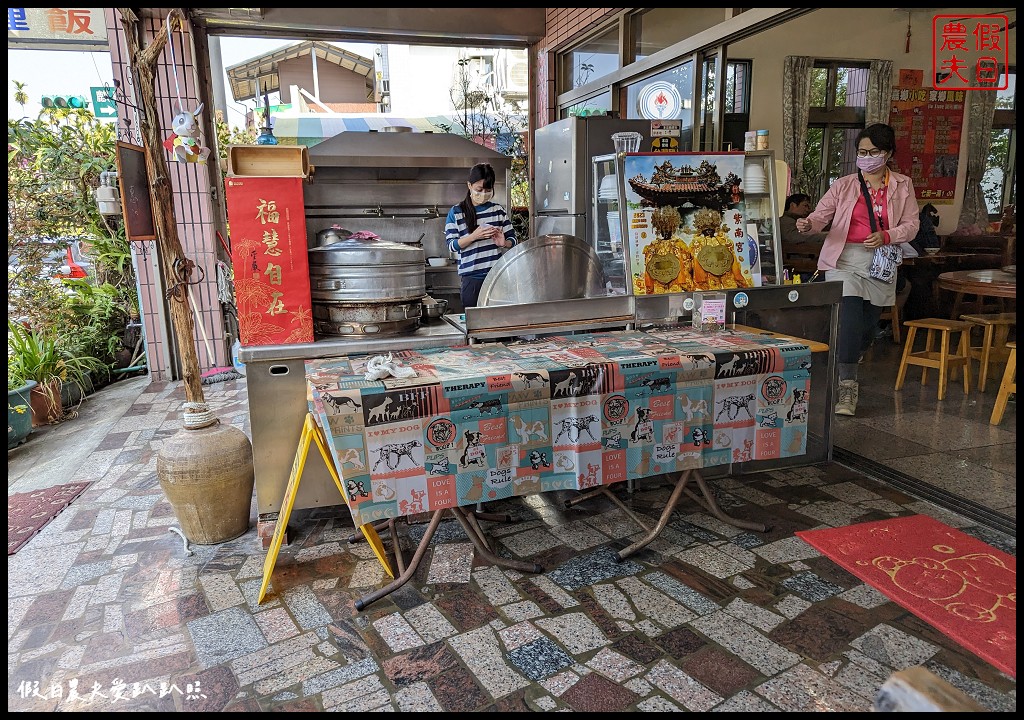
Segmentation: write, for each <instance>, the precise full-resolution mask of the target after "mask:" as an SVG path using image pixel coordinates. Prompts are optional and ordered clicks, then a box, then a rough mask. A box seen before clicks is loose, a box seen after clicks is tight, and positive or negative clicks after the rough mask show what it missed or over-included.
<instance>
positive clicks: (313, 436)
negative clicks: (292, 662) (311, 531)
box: [256, 413, 395, 605]
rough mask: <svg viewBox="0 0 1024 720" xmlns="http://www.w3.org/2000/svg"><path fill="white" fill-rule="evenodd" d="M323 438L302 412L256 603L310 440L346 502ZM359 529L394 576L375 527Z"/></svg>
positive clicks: (271, 566) (267, 582) (285, 524)
mask: <svg viewBox="0 0 1024 720" xmlns="http://www.w3.org/2000/svg"><path fill="white" fill-rule="evenodd" d="M326 440H327V439H326V437H324V431H323V429H321V427H320V426H319V425H317V423H316V420H315V419H314V418H313V415H312V414H311V413H306V420H305V421H304V422H303V423H302V434H301V435H299V446H298V447H297V448H296V449H295V460H294V461H292V470H291V473H290V474H289V475H288V486H287V487H286V488H285V491H284V500H282V501H281V512H280V513H278V516H277V526H276V527H275V528H274V537H273V540H271V542H270V548H268V550H267V558H266V560H264V561H263V584H262V585H260V594H259V597H258V598H256V604H257V605H259V604H260V603H262V602H263V598H264V596H265V595H266V594H267V588H268V587H269V585H270V576H271V575H272V574H273V572H274V565H275V564H276V563H277V555H278V553H280V552H281V543H282V541H283V540H284V533H285V530H286V528H287V527H288V518H290V517H291V514H292V506H294V505H295V496H296V494H297V493H298V492H299V481H300V480H301V479H302V471H303V469H304V468H305V467H306V457H307V456H308V455H309V446H310V443H312V442H316V446H317V448H319V449H320V455H321V457H323V459H324V463H326V465H327V469H328V470H329V471H330V473H331V478H332V479H333V480H334V484H335V485H337V486H338V491H339V492H340V493H341V497H342V499H343V500H344V501H345V505H346V506H347V505H348V504H349V497H348V493H347V492H346V491H345V486H344V485H343V484H342V482H341V477H340V476H339V474H338V471H337V470H336V469H335V468H334V460H333V458H331V453H330V451H329V450H328V449H327V442H326ZM359 530H360V531H362V533H363V537H365V538H366V541H367V542H368V543H369V544H370V547H371V548H373V554H374V555H376V556H377V559H378V560H379V561H380V564H381V565H382V566H383V567H384V572H386V573H387V574H388V577H391V578H394V577H395V573H394V572H393V571H392V570H391V565H390V563H388V559H387V553H386V552H385V551H384V543H382V542H381V539H380V536H379V535H378V534H377V530H376V529H375V527H374V526H373V525H372V524H370V523H366V524H364V525H360V526H359Z"/></svg>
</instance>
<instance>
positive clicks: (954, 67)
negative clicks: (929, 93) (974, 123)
mask: <svg viewBox="0 0 1024 720" xmlns="http://www.w3.org/2000/svg"><path fill="white" fill-rule="evenodd" d="M1008 25H1009V20H1008V19H1007V17H1006V16H1005V15H967V14H959V15H936V16H935V17H933V18H932V79H933V82H934V85H932V87H934V88H935V89H936V90H1006V89H1007V88H1008V87H1009V86H1010V70H1009V59H1010V49H1009V35H1008V34H1007V32H1006V30H1007V26H1008Z"/></svg>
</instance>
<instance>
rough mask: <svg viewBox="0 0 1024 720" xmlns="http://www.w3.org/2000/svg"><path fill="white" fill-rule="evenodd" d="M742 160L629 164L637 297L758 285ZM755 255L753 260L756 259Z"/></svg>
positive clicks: (663, 156) (633, 160) (664, 158)
mask: <svg viewBox="0 0 1024 720" xmlns="http://www.w3.org/2000/svg"><path fill="white" fill-rule="evenodd" d="M744 157H745V156H744V154H743V153H741V152H727V153H696V152H687V153H630V154H628V155H626V157H625V160H624V163H625V165H624V169H625V177H626V178H627V179H628V180H627V187H626V208H627V212H628V213H629V216H628V220H627V223H628V224H627V227H628V228H629V236H628V244H629V264H630V274H631V276H632V281H633V282H632V286H633V294H634V295H659V294H663V293H677V292H693V291H699V290H722V289H726V288H746V287H757V286H758V285H760V280H759V278H757V277H756V275H755V273H754V271H753V269H752V267H751V266H752V262H751V261H752V259H756V252H757V250H756V247H755V248H753V249H752V248H751V247H750V243H749V242H748V239H747V231H746V221H745V212H744V203H743V195H744V190H743V181H742V177H743V162H744ZM752 253H755V255H752Z"/></svg>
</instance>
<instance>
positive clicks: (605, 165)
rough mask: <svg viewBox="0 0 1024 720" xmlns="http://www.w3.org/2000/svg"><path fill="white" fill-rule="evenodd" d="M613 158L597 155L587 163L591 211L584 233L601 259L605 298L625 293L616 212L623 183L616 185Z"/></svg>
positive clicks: (624, 268)
mask: <svg viewBox="0 0 1024 720" xmlns="http://www.w3.org/2000/svg"><path fill="white" fill-rule="evenodd" d="M617 158H618V156H617V155H614V154H612V155H597V156H595V157H594V158H593V159H592V160H591V162H592V164H593V174H592V177H591V183H592V184H591V193H590V196H591V208H590V217H589V218H588V223H587V224H588V227H587V233H588V235H589V237H590V241H591V244H592V245H593V247H594V250H595V251H596V252H597V256H598V257H599V258H600V259H601V266H602V267H603V268H604V275H605V282H606V286H607V288H608V294H609V295H625V294H626V293H627V292H628V291H629V283H628V277H627V262H626V253H625V249H624V247H623V242H622V237H623V234H622V222H623V221H624V220H625V218H624V217H623V216H622V215H621V214H620V212H619V209H620V208H623V207H625V197H624V196H623V187H624V183H621V182H619V167H620V163H619V162H618V161H617Z"/></svg>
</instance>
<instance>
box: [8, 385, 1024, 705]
mask: <svg viewBox="0 0 1024 720" xmlns="http://www.w3.org/2000/svg"><path fill="white" fill-rule="evenodd" d="M245 398H246V396H245V383H244V380H240V381H231V382H225V383H219V384H217V385H214V386H209V387H208V388H207V400H208V401H209V402H210V404H211V406H212V407H213V409H214V410H215V411H216V412H217V414H218V416H219V417H220V418H221V420H222V421H223V422H229V423H232V424H235V425H237V426H238V427H241V428H242V429H243V430H245V431H248V427H247V426H246V423H247V419H248V412H247V404H246V399H245ZM182 399H183V396H182V395H181V391H180V388H179V386H178V385H177V384H173V385H163V384H153V385H151V386H150V387H149V388H147V391H146V392H144V393H143V394H142V395H141V396H140V398H139V400H138V402H136V403H135V405H134V406H133V408H132V410H131V411H130V412H129V413H127V414H126V415H125V416H124V417H123V418H122V420H121V421H120V422H119V424H118V425H117V426H115V427H114V428H113V429H112V431H111V433H110V434H109V435H108V437H107V440H106V441H104V443H102V444H101V445H100V448H99V449H98V450H97V452H96V453H95V454H94V455H93V457H92V458H91V459H90V462H88V463H85V464H84V465H82V466H81V467H80V468H78V469H77V471H76V472H75V473H74V474H73V476H71V477H68V478H67V481H68V482H75V481H90V482H92V483H93V484H92V486H90V488H89V489H88V490H87V491H86V492H85V493H84V494H83V495H82V496H81V497H80V498H78V499H77V500H76V501H75V502H74V503H73V504H72V505H71V507H69V508H68V509H67V510H66V511H64V512H63V513H62V514H61V515H60V516H58V517H57V518H56V519H55V520H54V521H53V522H52V523H50V524H49V525H48V526H47V527H46V528H44V529H43V531H42V532H41V533H40V534H39V535H37V536H36V537H34V538H32V539H31V540H30V541H29V543H28V544H27V545H26V546H25V547H24V548H23V549H22V550H21V551H20V552H19V553H18V554H17V555H15V556H13V557H11V558H9V560H8V593H7V594H8V710H13V711H30V712H39V711H62V712H75V711H141V712H148V711H157V710H167V711H172V712H173V711H187V712H196V711H221V710H227V711H269V710H290V711H300V712H301V711H328V710H329V711H360V710H362V711H366V710H386V711H400V712H402V711H446V712H458V711H483V710H492V711H599V710H600V711H609V710H610V711H643V712H651V711H672V710H689V711H702V710H713V711H723V712H725V711H812V712H815V711H865V710H867V709H869V708H870V707H871V703H872V699H873V697H874V694H875V692H876V691H877V689H878V687H879V686H880V685H881V684H882V683H883V682H884V681H885V679H886V678H887V677H888V676H889V675H890V674H891V673H892V672H893V671H895V670H898V669H902V668H906V667H911V666H915V665H923V666H924V667H926V668H928V669H929V670H931V671H932V672H933V673H935V674H936V675H938V676H939V677H941V678H943V679H945V680H946V681H948V682H950V683H952V684H953V685H954V686H956V687H958V688H960V689H961V690H963V691H964V692H965V693H967V694H968V695H969V696H971V697H972V698H974V699H975V700H976V701H977V702H979V703H981V704H982V705H983V706H985V707H987V708H989V709H991V710H993V711H1004V712H1010V711H1014V710H1016V681H1015V680H1014V679H1012V678H1010V677H1008V676H1006V675H1003V674H1002V673H1000V672H999V671H997V670H995V669H994V668H992V667H991V666H990V665H988V664H987V663H985V662H984V661H982V660H981V659H979V658H977V657H975V656H974V655H972V654H971V653H969V652H968V651H966V650H964V649H963V648H961V647H959V646H958V645H957V644H956V643H954V642H952V641H951V640H949V639H947V638H946V637H944V636H942V635H941V634H940V633H938V632H937V631H936V630H935V629H933V628H932V627H931V626H929V625H927V624H925V623H924V622H922V621H921V620H919V619H918V618H916V617H915V616H913V615H911V614H910V613H908V612H906V611H905V610H903V609H902V608H901V607H899V606H898V605H896V604H895V603H892V602H889V601H888V600H886V598H885V597H884V596H882V595H881V594H879V593H878V592H877V591H875V590H873V589H872V588H870V587H868V586H866V585H864V584H863V583H861V582H860V581H859V580H858V579H857V578H855V577H854V576H852V575H850V574H849V573H847V572H846V571H844V570H843V569H842V568H840V567H838V566H837V565H835V564H834V563H832V562H831V561H830V560H828V559H827V558H825V557H823V556H821V555H819V554H818V553H817V552H816V551H815V550H814V549H813V548H811V547H810V546H808V545H807V544H805V543H803V542H802V541H801V540H799V539H798V538H796V537H794V532H795V531H797V530H802V529H807V528H815V527H825V526H833V525H842V524H849V523H854V522H866V521H870V520H879V519H882V518H885V517H892V516H897V515H905V514H912V513H923V514H928V515H932V516H934V517H937V518H938V519H939V520H941V521H942V522H944V523H947V524H949V525H951V526H953V527H957V528H960V529H961V530H963V531H965V532H967V533H970V534H974V535H976V536H978V537H979V538H981V539H982V540H984V541H985V542H987V543H990V544H993V545H995V546H997V547H999V548H1000V549H1002V550H1004V551H1006V552H1008V553H1011V554H1014V555H1015V554H1016V540H1015V538H1012V537H1007V536H1002V535H999V534H998V533H994V532H993V531H991V530H988V529H986V528H982V527H978V526H974V525H973V524H972V523H971V522H970V521H967V520H965V519H964V518H961V517H959V516H956V515H953V514H951V513H949V512H947V511H944V510H941V509H939V508H937V507H936V506H934V505H930V504H927V503H924V502H922V501H919V500H916V499H915V498H912V497H910V496H908V495H905V494H902V493H900V492H898V491H896V490H894V489H892V488H891V487H888V486H886V485H883V484H880V483H877V482H874V481H872V480H869V479H867V478H865V477H863V476H861V475H859V474H857V473H855V472H853V471H850V470H848V469H845V468H843V467H842V466H839V465H837V464H833V465H829V466H819V467H808V468H800V469H797V470H790V471H778V472H769V473H761V474H757V475H750V476H745V477H742V478H739V479H729V478H721V479H711V480H709V484H710V485H711V486H712V488H713V489H714V490H715V492H716V494H717V496H718V500H719V503H720V504H721V506H722V507H723V508H724V509H725V510H726V511H727V512H728V513H729V514H731V515H733V516H735V517H738V518H745V519H757V520H760V521H764V522H767V523H769V524H770V526H771V527H770V529H769V530H768V531H767V532H765V533H753V532H750V531H741V530H739V529H738V528H735V527H733V526H731V525H725V524H723V523H721V522H720V521H718V520H717V519H715V518H713V517H711V516H709V515H707V514H705V513H704V512H703V511H701V510H700V509H699V508H698V507H697V506H695V505H693V504H692V503H689V502H688V501H685V500H684V502H683V503H682V504H681V505H680V506H679V508H678V511H677V512H676V513H675V515H674V516H673V518H672V520H671V522H670V523H669V526H668V527H667V528H666V529H665V531H664V532H663V533H662V534H661V535H660V536H659V537H658V538H657V539H656V540H655V541H654V542H652V543H651V544H650V545H648V546H647V547H646V548H645V549H644V550H642V551H641V552H639V553H637V554H636V555H634V556H632V557H630V558H628V559H627V560H625V561H623V562H617V561H616V560H615V556H614V552H615V551H616V550H618V549H621V548H624V547H626V546H627V545H628V544H630V543H631V542H633V541H634V540H636V539H637V538H638V537H639V536H641V535H642V534H643V533H642V531H640V529H639V528H638V527H637V526H636V525H635V524H633V523H632V522H631V521H630V520H629V519H628V517H627V516H626V515H625V513H623V511H622V510H621V509H619V508H617V507H616V506H615V505H614V504H612V503H611V502H610V501H608V500H607V498H604V497H600V496H599V497H596V498H593V499H591V500H588V501H586V502H584V503H581V504H579V505H576V506H575V507H573V508H570V509H567V508H566V507H565V505H564V501H565V500H566V499H568V498H570V497H572V496H573V495H574V494H575V493H570V492H560V493H547V494H544V495H535V496H529V497H525V498H515V499H510V500H507V501H502V502H499V503H494V504H493V505H489V506H488V510H492V511H496V512H507V513H509V514H510V515H512V516H513V518H514V522H512V523H505V524H496V523H490V522H487V523H483V524H484V526H485V527H486V528H487V529H488V530H489V531H490V534H491V537H492V539H493V545H494V549H495V551H496V552H497V553H498V554H499V555H504V556H508V557H515V558H520V559H524V560H529V561H531V562H538V563H540V564H542V565H543V566H544V567H545V568H546V572H544V573H541V574H537V575H530V574H522V573H519V572H515V571H509V570H506V569H502V568H497V567H494V566H491V565H488V564H487V563H485V562H483V561H481V560H480V559H479V558H478V557H476V553H475V550H474V548H473V545H472V544H471V543H470V541H469V538H467V537H466V535H465V534H464V533H463V531H462V529H461V527H460V526H459V525H458V523H456V522H455V521H454V520H445V521H444V522H443V523H442V524H441V526H440V527H439V528H438V531H437V533H435V535H434V537H433V539H432V544H431V547H430V548H429V549H428V551H427V553H426V554H425V556H424V558H423V562H421V563H420V565H419V567H418V570H417V572H416V574H415V575H414V577H413V578H412V580H411V581H410V582H408V583H407V584H406V585H404V586H403V587H402V588H400V589H399V590H398V591H396V592H394V593H393V594H391V595H388V596H386V597H385V598H383V599H381V600H379V601H377V602H375V603H372V604H371V605H369V607H367V608H366V609H365V610H363V611H362V612H359V611H356V610H355V601H356V600H357V599H358V598H359V597H361V596H363V595H365V594H366V593H368V592H372V591H373V590H375V589H377V588H379V587H381V586H382V585H383V584H384V583H385V582H386V576H385V575H384V573H383V570H382V569H381V567H380V565H379V564H378V563H377V561H376V559H375V558H374V556H373V553H372V551H371V550H370V549H369V548H368V547H367V546H366V544H365V543H351V544H350V543H349V541H348V539H349V536H350V535H351V534H352V532H353V528H352V525H351V520H350V516H349V513H348V511H347V510H345V509H344V508H340V507H335V508H321V509H316V510H297V511H295V512H294V513H293V515H292V522H291V525H292V526H293V533H292V538H291V543H290V545H287V546H285V547H284V548H282V551H281V554H280V556H279V559H278V562H277V567H276V569H275V572H274V575H273V582H272V586H271V591H270V592H269V593H268V596H267V598H266V599H265V600H264V602H263V603H262V604H260V605H257V604H256V598H257V596H258V594H259V587H260V582H261V578H262V567H263V560H264V553H263V551H262V550H261V549H260V546H259V542H258V540H257V538H256V529H255V509H254V510H253V514H252V519H253V524H252V526H251V528H250V531H249V532H248V533H247V534H246V535H244V536H243V537H241V538H239V539H237V540H234V541H231V542H228V543H222V544H220V545H215V546H193V547H192V549H193V551H194V554H193V555H191V556H188V555H186V554H185V552H184V550H183V547H182V542H181V540H180V539H179V538H178V536H177V535H175V534H173V533H171V532H169V531H168V528H170V527H172V526H174V525H175V524H176V521H175V518H174V515H173V513H172V510H171V507H170V505H169V504H168V503H167V502H166V500H165V499H164V496H163V493H162V491H161V489H160V486H159V484H158V482H157V479H156V449H157V448H158V447H159V443H160V442H161V441H162V440H163V439H164V438H167V437H168V436H170V435H171V434H173V433H174V432H176V431H177V429H178V428H179V427H180V422H181V421H180V413H179V411H178V407H179V406H180V403H181V401H182ZM669 490H670V488H669V485H668V483H667V482H666V481H665V479H664V478H650V479H648V480H645V481H643V482H641V483H639V484H638V486H637V490H636V492H634V493H633V494H632V495H629V494H627V493H626V491H625V489H622V490H620V491H619V495H620V497H621V498H622V499H623V500H624V501H626V502H627V504H628V505H629V506H630V508H631V509H632V510H633V511H634V512H637V513H640V514H642V515H646V516H648V517H650V518H651V524H652V525H653V524H654V523H655V522H656V520H657V516H658V514H659V509H660V507H661V506H662V504H663V503H664V502H665V501H666V499H667V497H668V494H669ZM399 527H400V533H401V534H402V535H403V536H404V538H403V547H404V548H405V553H406V557H407V558H408V557H410V556H411V550H412V549H413V548H414V547H415V545H416V543H417V542H418V540H419V538H420V537H422V535H423V532H424V529H425V526H423V525H415V524H414V525H406V524H405V523H400V524H399Z"/></svg>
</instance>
